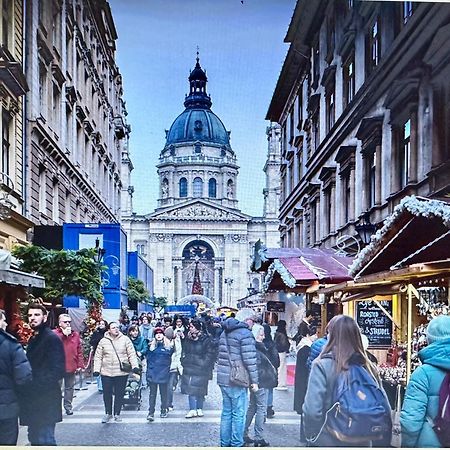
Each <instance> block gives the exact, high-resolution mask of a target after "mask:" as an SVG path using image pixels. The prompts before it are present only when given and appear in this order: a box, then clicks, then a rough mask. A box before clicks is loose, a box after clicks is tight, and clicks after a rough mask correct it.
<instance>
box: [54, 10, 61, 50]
mask: <svg viewBox="0 0 450 450" xmlns="http://www.w3.org/2000/svg"><path fill="white" fill-rule="evenodd" d="M52 16H53V17H52V43H53V46H54V47H55V48H56V50H58V51H61V11H60V9H59V8H58V7H57V6H56V5H53V14H52Z"/></svg>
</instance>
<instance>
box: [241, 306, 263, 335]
mask: <svg viewBox="0 0 450 450" xmlns="http://www.w3.org/2000/svg"><path fill="white" fill-rule="evenodd" d="M236 320H239V321H241V322H244V323H246V324H247V325H248V328H249V329H250V330H251V329H252V327H253V325H254V324H255V323H256V322H257V320H258V318H257V317H256V314H255V312H254V311H253V309H251V308H243V309H240V310H239V311H238V312H237V314H236Z"/></svg>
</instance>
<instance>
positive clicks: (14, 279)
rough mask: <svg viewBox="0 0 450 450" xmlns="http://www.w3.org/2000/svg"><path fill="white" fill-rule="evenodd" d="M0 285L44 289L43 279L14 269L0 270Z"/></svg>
mask: <svg viewBox="0 0 450 450" xmlns="http://www.w3.org/2000/svg"><path fill="white" fill-rule="evenodd" d="M0 283H6V284H11V285H14V286H23V287H35V288H44V287H45V279H44V277H41V276H39V275H33V274H31V273H26V272H22V271H20V270H15V269H0Z"/></svg>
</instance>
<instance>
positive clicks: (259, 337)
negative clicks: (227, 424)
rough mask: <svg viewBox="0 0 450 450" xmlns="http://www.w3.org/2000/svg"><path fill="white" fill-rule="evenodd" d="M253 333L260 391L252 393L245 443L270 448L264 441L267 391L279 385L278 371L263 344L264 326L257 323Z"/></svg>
mask: <svg viewBox="0 0 450 450" xmlns="http://www.w3.org/2000/svg"><path fill="white" fill-rule="evenodd" d="M252 333H253V336H254V337H255V341H256V359H257V368H258V380H259V383H258V386H259V389H258V390H257V391H250V403H249V406H248V409H247V415H246V419H245V430H244V443H245V444H253V445H254V446H255V447H268V446H269V445H270V444H269V443H268V442H267V441H266V440H265V439H264V435H263V432H264V421H265V418H266V411H267V389H269V388H272V389H273V388H274V387H275V386H276V385H277V370H276V369H275V367H274V366H273V365H272V363H271V362H270V359H269V353H268V351H267V348H266V346H265V345H264V343H263V341H264V328H263V326H262V325H259V324H256V323H255V324H254V325H253V327H252ZM253 418H255V426H254V429H255V434H254V438H253V439H252V438H250V437H249V435H248V432H249V428H250V424H251V423H252V420H253Z"/></svg>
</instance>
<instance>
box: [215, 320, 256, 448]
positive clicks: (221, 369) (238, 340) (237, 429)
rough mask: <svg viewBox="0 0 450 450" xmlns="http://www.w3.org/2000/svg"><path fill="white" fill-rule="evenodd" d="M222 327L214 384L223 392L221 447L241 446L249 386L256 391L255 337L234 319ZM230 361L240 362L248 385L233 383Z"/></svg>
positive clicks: (225, 322) (241, 323) (244, 325)
mask: <svg viewBox="0 0 450 450" xmlns="http://www.w3.org/2000/svg"><path fill="white" fill-rule="evenodd" d="M222 328H223V332H222V334H221V336H220V341H219V359H218V364H217V384H218V385H219V386H220V390H221V391H222V415H221V418H220V446H221V447H242V446H243V445H244V429H245V418H246V411H247V406H248V387H250V388H251V389H252V390H253V391H254V392H256V391H257V390H258V389H259V387H258V368H257V359H256V345H255V338H254V336H253V334H252V332H251V331H250V330H249V328H248V325H247V324H246V323H244V322H240V321H239V320H237V319H235V318H234V317H229V318H228V319H226V320H225V321H224V322H223V324H222ZM232 362H233V364H239V363H240V364H241V365H242V367H243V368H244V370H246V372H247V373H248V377H249V385H248V386H241V385H237V384H236V383H233V379H232V378H231V365H232Z"/></svg>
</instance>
